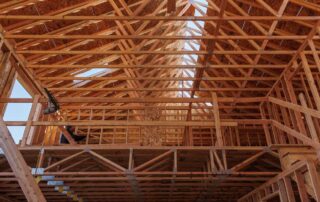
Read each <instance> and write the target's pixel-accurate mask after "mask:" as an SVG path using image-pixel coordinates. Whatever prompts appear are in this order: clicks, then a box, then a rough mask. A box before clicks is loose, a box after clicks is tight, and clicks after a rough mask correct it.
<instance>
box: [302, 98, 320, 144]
mask: <svg viewBox="0 0 320 202" xmlns="http://www.w3.org/2000/svg"><path fill="white" fill-rule="evenodd" d="M299 100H300V102H301V105H302V106H303V107H306V108H308V105H307V102H306V99H305V97H304V95H303V93H300V94H299ZM304 115H305V117H306V122H307V125H308V128H309V131H310V134H311V137H312V139H313V140H314V141H316V142H319V137H318V134H317V131H316V128H315V126H314V123H313V120H312V117H311V116H310V114H308V113H305V114H304Z"/></svg>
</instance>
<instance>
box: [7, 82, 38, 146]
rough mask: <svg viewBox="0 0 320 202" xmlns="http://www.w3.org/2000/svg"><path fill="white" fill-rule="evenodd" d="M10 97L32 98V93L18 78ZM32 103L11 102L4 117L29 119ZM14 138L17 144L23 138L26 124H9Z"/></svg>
mask: <svg viewBox="0 0 320 202" xmlns="http://www.w3.org/2000/svg"><path fill="white" fill-rule="evenodd" d="M10 98H31V95H30V94H29V93H28V92H27V90H26V89H25V88H24V87H23V86H22V84H21V83H20V82H19V81H18V80H17V79H16V80H15V81H14V85H13V88H12V91H11V94H10ZM31 105H32V104H31V103H9V104H8V105H7V107H6V110H5V113H4V117H3V119H4V120H5V121H27V120H28V116H29V113H30V110H31ZM8 129H9V131H10V133H11V135H12V138H13V140H14V142H15V143H16V144H19V142H20V141H21V139H22V136H23V132H24V129H25V126H9V127H8Z"/></svg>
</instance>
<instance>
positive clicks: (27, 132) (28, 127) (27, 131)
mask: <svg viewBox="0 0 320 202" xmlns="http://www.w3.org/2000/svg"><path fill="white" fill-rule="evenodd" d="M39 98H40V96H39V95H35V96H34V98H33V102H32V107H31V110H30V113H29V117H28V121H27V125H26V128H25V129H24V132H23V136H22V140H21V146H22V147H24V146H26V143H27V139H28V136H29V135H30V131H31V127H33V126H31V123H32V121H33V117H34V116H35V113H36V109H37V106H38V102H39Z"/></svg>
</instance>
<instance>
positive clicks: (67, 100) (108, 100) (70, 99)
mask: <svg viewBox="0 0 320 202" xmlns="http://www.w3.org/2000/svg"><path fill="white" fill-rule="evenodd" d="M57 101H58V102H59V103H206V102H207V103H212V99H211V98H168V97H162V98H107V97H105V98H104V97H62V98H61V97H57ZM264 101H268V98H267V97H248V98H246V97H242V98H234V97H218V102H221V103H254V102H257V103H259V102H264ZM32 102H33V99H32V98H0V103H32ZM39 102H41V103H45V102H47V99H44V98H41V99H40V100H39Z"/></svg>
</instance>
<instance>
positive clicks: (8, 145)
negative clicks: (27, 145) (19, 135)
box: [0, 117, 46, 202]
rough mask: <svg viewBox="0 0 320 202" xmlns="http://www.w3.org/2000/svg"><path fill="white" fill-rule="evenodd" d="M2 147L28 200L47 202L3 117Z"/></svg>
mask: <svg viewBox="0 0 320 202" xmlns="http://www.w3.org/2000/svg"><path fill="white" fill-rule="evenodd" d="M0 147H1V148H2V150H3V152H4V154H5V156H6V158H7V160H8V163H9V165H10V167H11V169H12V171H13V173H14V175H15V176H16V178H17V180H18V182H19V185H20V187H21V189H22V191H23V193H24V195H25V197H26V199H27V200H28V201H30V202H46V199H45V198H44V196H43V194H42V192H41V190H40V188H39V186H38V185H37V184H36V182H35V179H34V178H33V177H32V175H31V170H30V168H29V167H28V165H27V164H26V162H25V161H24V159H23V157H22V155H21V153H20V151H19V150H18V148H17V146H16V145H15V143H14V141H13V139H12V137H11V135H10V132H9V131H8V128H7V126H6V124H5V123H4V121H3V119H2V117H1V118H0Z"/></svg>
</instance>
